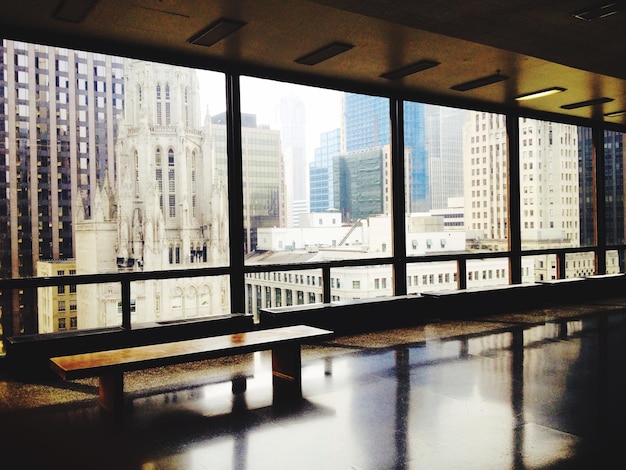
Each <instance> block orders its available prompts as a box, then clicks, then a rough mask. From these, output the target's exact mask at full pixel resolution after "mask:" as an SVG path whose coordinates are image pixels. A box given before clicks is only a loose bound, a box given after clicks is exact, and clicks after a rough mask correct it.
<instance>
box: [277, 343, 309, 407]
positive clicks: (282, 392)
mask: <svg viewBox="0 0 626 470" xmlns="http://www.w3.org/2000/svg"><path fill="white" fill-rule="evenodd" d="M272 385H273V387H274V394H273V397H274V404H279V403H284V402H293V401H298V400H301V399H302V363H301V357H300V344H288V345H279V346H274V348H272Z"/></svg>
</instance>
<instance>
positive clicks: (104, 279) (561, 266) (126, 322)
mask: <svg viewBox="0 0 626 470" xmlns="http://www.w3.org/2000/svg"><path fill="white" fill-rule="evenodd" d="M606 249H607V250H617V251H618V252H619V253H621V255H620V256H619V271H620V272H624V261H623V260H624V256H623V253H624V250H626V245H611V246H607V247H606ZM603 250H604V249H603ZM603 250H600V249H599V248H598V247H576V248H561V249H548V250H530V251H523V252H518V253H513V252H511V251H503V252H475V253H450V254H437V255H428V256H416V257H409V258H407V259H406V260H404V261H400V260H398V259H396V258H394V257H381V258H370V259H358V260H333V261H324V262H313V263H299V264H262V265H261V264H259V265H245V266H243V267H242V270H243V272H244V274H248V273H261V272H279V271H280V272H286V271H301V270H312V269H319V270H321V273H322V276H321V277H322V292H323V294H322V299H323V302H324V303H329V302H330V301H331V271H332V270H333V269H336V268H344V267H366V266H376V265H391V266H395V265H398V264H403V265H404V268H406V266H407V265H410V264H413V263H432V262H441V261H454V262H456V263H457V273H458V276H457V288H458V289H466V288H467V263H468V261H470V260H481V259H492V258H508V259H509V262H510V264H511V265H512V266H514V265H516V263H515V262H514V261H515V260H516V259H517V258H521V257H526V256H535V255H551V256H555V257H556V272H557V273H558V279H565V278H566V276H567V272H566V270H567V268H566V255H568V254H574V253H584V252H587V253H594V256H595V259H596V263H595V265H596V271H595V274H605V273H606V270H605V267H604V266H601V265H600V264H599V263H598V262H597V261H598V259H600V260H602V259H606V256H603V255H604V254H605V253H604V251H603ZM600 251H603V253H599V252H600ZM404 263H406V264H404ZM517 265H521V263H518V264H517ZM232 271H233V268H232V267H228V266H224V267H212V268H194V269H181V270H167V271H149V272H136V271H135V272H119V273H103V274H84V275H65V276H54V277H32V278H21V279H3V280H0V291H1V292H2V293H3V294H5V293H7V292H8V291H10V290H14V289H17V290H27V289H35V288H40V287H49V286H61V285H84V284H103V283H119V284H120V287H121V306H122V328H123V329H128V330H130V329H132V328H133V326H134V325H133V324H132V321H131V283H133V282H136V281H146V280H159V279H160V280H163V279H181V278H195V277H211V276H229V275H231V274H232ZM404 272H406V269H404ZM510 277H511V276H510ZM396 282H397V279H396ZM509 282H510V281H509ZM243 290H244V286H243V285H242V287H241V290H240V291H239V292H231V304H232V298H233V297H232V296H240V295H241V292H242V291H243ZM394 291H395V286H394ZM26 314H31V315H34V314H35V313H34V312H26ZM11 315H12V312H3V318H2V325H3V326H4V329H3V331H4V336H6V337H8V336H14V335H15V333H16V332H13V331H12V329H11V327H10V325H11V324H12V318H11ZM4 339H5V338H4V337H3V340H4Z"/></svg>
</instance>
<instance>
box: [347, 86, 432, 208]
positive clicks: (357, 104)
mask: <svg viewBox="0 0 626 470" xmlns="http://www.w3.org/2000/svg"><path fill="white" fill-rule="evenodd" d="M343 113H344V114H343V132H344V139H345V151H346V152H355V151H358V150H367V149H371V148H376V147H383V146H385V145H389V144H390V143H391V127H390V126H391V124H390V121H389V103H388V101H387V100H384V99H381V98H380V97H376V96H368V95H357V94H354V93H346V94H344V112H343ZM404 145H405V148H408V149H410V152H411V153H410V158H409V162H410V163H409V164H408V169H409V171H408V172H407V180H408V181H407V190H406V192H407V195H408V199H407V202H408V205H407V207H406V211H407V212H424V211H427V210H428V209H430V201H429V198H430V189H429V182H428V171H429V170H428V161H427V155H426V149H425V146H424V105H423V104H421V103H415V102H406V103H405V104H404ZM405 159H406V156H405Z"/></svg>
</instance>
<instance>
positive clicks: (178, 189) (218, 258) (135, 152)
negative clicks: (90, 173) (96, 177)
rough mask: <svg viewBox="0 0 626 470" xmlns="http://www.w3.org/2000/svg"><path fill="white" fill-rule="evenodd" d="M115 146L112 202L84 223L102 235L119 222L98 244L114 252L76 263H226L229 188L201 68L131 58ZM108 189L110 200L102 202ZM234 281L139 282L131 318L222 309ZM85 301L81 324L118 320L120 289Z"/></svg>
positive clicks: (157, 266)
mask: <svg viewBox="0 0 626 470" xmlns="http://www.w3.org/2000/svg"><path fill="white" fill-rule="evenodd" d="M115 149H116V158H115V164H116V168H115V175H116V181H115V182H114V184H113V187H114V189H112V190H110V191H108V190H106V191H104V190H103V191H102V194H103V196H102V197H101V198H100V201H102V205H103V206H105V209H104V210H101V211H100V212H98V209H96V211H95V212H96V213H97V214H100V216H101V219H102V220H101V221H100V223H98V221H97V220H96V221H95V224H94V223H93V221H86V220H85V221H84V222H83V227H85V226H86V225H87V224H88V223H92V225H94V229H91V230H86V231H85V232H86V233H84V234H83V235H85V238H89V239H91V240H95V239H97V238H98V237H97V235H96V232H97V231H98V229H99V227H102V228H103V229H104V228H105V226H106V227H110V224H114V227H115V233H116V237H115V243H114V244H113V245H112V244H111V241H112V237H107V238H106V240H107V241H108V243H107V245H108V246H106V247H105V246H98V247H94V248H95V249H96V250H97V251H102V252H107V253H109V256H107V261H104V260H100V261H101V262H102V263H100V261H99V262H98V264H96V265H94V263H93V262H89V263H85V264H83V263H81V260H79V259H77V271H78V272H79V273H81V272H102V271H103V270H117V271H129V270H130V271H160V270H168V271H170V270H176V269H180V270H184V269H192V268H198V267H208V266H220V265H224V264H226V263H227V253H228V233H227V225H228V224H227V216H228V214H227V210H228V207H227V192H226V186H225V184H224V183H223V182H222V181H220V180H219V179H218V178H217V177H216V172H215V155H214V152H213V150H212V149H213V145H212V134H211V124H210V119H205V121H204V123H202V120H201V117H200V103H199V84H198V80H197V76H196V74H195V72H194V71H193V70H190V69H185V68H180V67H173V66H169V65H162V64H154V63H150V62H144V61H137V60H129V61H128V63H127V64H126V65H125V107H124V117H123V118H122V120H121V122H120V123H119V135H118V139H117V142H116V147H115ZM107 194H112V199H113V200H106V201H105V199H106V198H105V195H107ZM112 207H114V208H115V209H114V210H111V208H112ZM107 224H108V225H107ZM101 238H102V237H101ZM85 241H86V242H87V243H86V245H87V246H88V245H89V242H88V241H87V240H85ZM111 253H114V255H112V256H111ZM92 258H93V257H92ZM92 261H93V260H92ZM227 289H228V281H227V279H224V278H222V277H213V278H211V277H200V278H187V279H184V280H183V279H180V280H178V279H171V280H151V281H142V282H135V283H133V284H132V287H131V298H132V301H133V306H132V308H131V310H132V312H133V313H132V314H133V318H132V320H133V321H134V322H153V321H164V320H174V319H184V318H193V317H198V316H207V315H213V314H220V313H223V312H225V311H228V310H229V306H228V304H227V303H228V299H229V293H228V291H227ZM103 294H104V295H103ZM90 297H96V298H97V299H91V300H89V299H90ZM79 299H80V296H79ZM107 299H108V300H107ZM111 299H115V302H114V303H115V305H113V302H112V301H111ZM85 301H86V302H87V301H88V302H89V303H90V304H91V310H81V311H83V312H93V313H92V314H90V315H89V316H88V317H85V318H83V321H81V318H79V328H85V327H101V326H109V325H112V324H119V322H120V321H121V316H120V315H121V314H120V312H121V309H120V308H119V305H120V304H119V294H118V292H116V291H115V289H114V292H110V289H109V291H107V292H105V293H102V292H101V293H100V294H99V295H95V296H86V300H85ZM94 301H95V303H96V304H97V308H95V309H94V308H93V307H95V305H93V303H94ZM79 303H80V300H79ZM96 312H98V313H97V314H96Z"/></svg>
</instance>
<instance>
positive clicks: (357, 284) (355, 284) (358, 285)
mask: <svg viewBox="0 0 626 470" xmlns="http://www.w3.org/2000/svg"><path fill="white" fill-rule="evenodd" d="M352 288H353V289H360V288H361V281H352Z"/></svg>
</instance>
